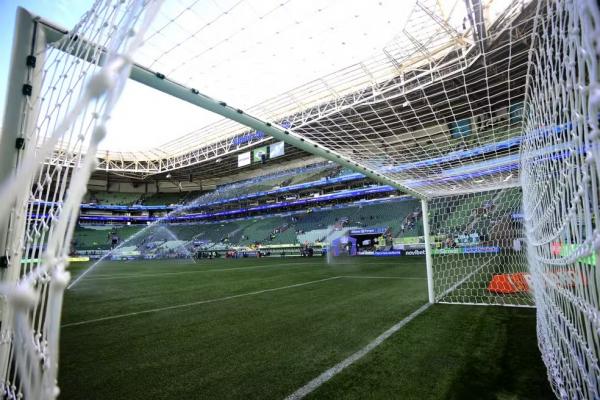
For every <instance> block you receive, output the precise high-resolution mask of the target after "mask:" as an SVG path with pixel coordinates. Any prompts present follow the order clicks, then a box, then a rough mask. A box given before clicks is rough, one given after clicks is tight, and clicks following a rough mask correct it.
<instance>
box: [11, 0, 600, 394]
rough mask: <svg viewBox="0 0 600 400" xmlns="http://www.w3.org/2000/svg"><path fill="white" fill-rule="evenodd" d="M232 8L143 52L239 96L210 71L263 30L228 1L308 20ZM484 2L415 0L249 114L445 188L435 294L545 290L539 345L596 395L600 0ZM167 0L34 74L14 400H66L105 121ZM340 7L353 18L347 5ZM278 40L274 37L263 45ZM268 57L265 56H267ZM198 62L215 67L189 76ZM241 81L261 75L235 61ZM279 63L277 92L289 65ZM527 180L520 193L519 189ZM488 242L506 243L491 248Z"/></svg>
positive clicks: (434, 206) (15, 227)
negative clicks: (94, 171)
mask: <svg viewBox="0 0 600 400" xmlns="http://www.w3.org/2000/svg"><path fill="white" fill-rule="evenodd" d="M221 3H222V4H221V6H222V7H216V8H215V9H214V10H213V11H212V12H210V13H208V14H207V16H206V20H205V21H203V22H202V23H200V24H195V23H194V21H195V20H196V19H197V16H198V10H199V8H198V7H199V5H200V4H201V2H197V1H193V2H192V1H190V2H189V4H186V2H172V3H169V7H168V8H165V10H164V11H163V14H161V16H160V18H159V19H157V22H156V25H155V26H153V28H152V29H151V34H150V35H149V40H148V46H147V47H146V49H148V50H147V51H146V52H145V53H143V54H141V55H140V59H139V60H141V62H143V63H145V64H146V65H147V66H150V65H152V66H154V67H158V66H160V67H161V69H162V72H164V73H166V74H167V77H169V78H170V77H171V75H173V76H174V79H175V80H180V81H181V82H183V83H189V84H190V85H191V84H193V82H198V81H197V80H196V79H199V80H203V81H210V82H212V83H213V84H214V85H215V86H219V85H220V83H223V82H231V83H232V84H231V86H230V87H229V89H230V90H232V93H233V94H236V93H238V89H239V88H238V87H237V86H236V84H235V83H236V82H238V83H239V82H240V81H234V80H230V79H229V78H230V77H229V76H224V77H221V80H217V79H214V80H210V76H211V74H212V72H206V68H204V67H205V65H204V64H202V63H201V62H202V60H203V59H206V58H207V57H208V58H209V59H212V58H213V56H212V54H211V53H212V52H213V50H214V49H215V48H219V47H221V46H225V48H226V49H227V48H228V46H229V43H231V42H232V41H234V40H236V38H238V39H239V38H246V37H248V35H247V34H242V32H243V30H244V29H242V28H243V27H244V26H242V27H239V26H237V24H223V25H222V27H221V30H219V29H218V28H213V27H217V25H218V24H217V21H218V20H220V19H226V18H229V17H225V16H226V15H230V14H233V15H236V16H237V18H242V19H243V18H244V15H245V14H244V12H243V10H244V9H245V8H242V7H239V8H238V7H237V5H238V3H239V4H240V5H244V7H246V6H250V8H253V7H254V8H255V10H254V11H253V12H254V14H255V15H256V17H257V18H258V19H259V20H261V21H263V18H271V17H272V18H275V20H278V18H279V19H281V21H283V22H282V23H285V25H286V26H282V30H283V29H284V28H287V25H290V26H291V25H292V24H288V22H289V21H288V20H287V19H285V18H281V16H282V15H281V12H283V10H286V5H287V6H289V4H288V3H290V1H287V2H275V3H274V2H263V3H261V2H260V1H250V0H248V1H225V0H223V1H222V2H221ZM357 3H361V2H357ZM477 3H478V2H465V1H462V0H457V1H451V2H447V4H444V5H442V4H441V2H438V1H434V0H422V1H417V2H416V3H415V7H414V8H413V11H412V13H411V14H410V15H408V16H407V20H408V21H409V22H408V24H407V25H406V26H405V28H404V29H403V30H402V32H401V34H400V35H398V36H397V37H396V38H395V39H394V40H393V41H392V42H391V43H389V44H388V45H387V46H386V47H385V49H384V51H383V52H379V53H378V54H376V55H375V56H373V57H371V58H369V59H367V60H365V61H363V62H357V63H355V64H353V65H351V66H350V67H347V68H344V69H342V70H339V71H338V72H336V73H333V74H329V75H326V76H324V77H323V78H321V79H318V80H315V81H313V82H311V83H309V84H307V85H305V86H302V87H299V88H296V89H294V90H288V91H286V93H285V94H284V95H282V96H278V97H274V98H272V99H270V100H267V101H265V102H263V103H261V104H259V105H258V106H255V107H253V108H250V109H249V110H248V111H249V113H251V114H256V115H259V116H261V117H263V118H265V119H267V120H270V121H274V122H280V123H281V124H282V125H284V124H283V122H284V121H285V127H286V128H288V127H289V129H290V131H291V132H292V134H293V135H298V136H300V137H301V138H303V139H306V140H307V141H312V142H313V143H315V144H317V145H318V146H320V147H321V148H324V149H328V150H332V151H335V152H337V153H339V154H341V155H343V156H345V157H346V158H348V159H350V160H351V161H352V162H353V163H354V165H355V166H356V167H357V168H359V167H362V166H366V167H368V168H370V169H372V170H375V171H377V172H378V173H379V174H380V175H381V176H383V177H386V178H389V179H391V180H392V181H393V182H394V183H396V184H397V186H400V187H407V188H410V189H412V190H414V191H415V192H416V193H417V194H420V195H422V196H423V197H426V198H433V200H431V210H430V213H429V219H430V220H431V227H430V228H431V235H432V236H434V238H435V239H436V241H435V242H436V243H437V246H438V247H437V248H436V251H437V254H434V289H435V297H436V299H437V300H438V301H445V302H461V303H473V304H503V305H530V304H531V292H533V294H534V297H535V301H536V304H537V307H538V315H539V318H538V321H539V322H538V327H539V337H540V347H541V349H542V353H543V357H544V360H545V362H546V364H547V365H548V370H549V376H550V379H551V381H552V383H553V385H554V388H555V390H556V393H557V394H558V395H559V396H561V397H564V398H573V399H578V398H598V397H600V395H599V378H598V377H599V376H600V371H599V366H598V353H599V339H598V337H599V333H600V331H599V325H598V324H599V322H598V321H600V312H599V310H598V305H599V302H600V299H599V298H598V297H599V295H598V289H599V288H598V281H599V279H600V278H599V274H598V247H599V242H600V237H599V231H598V217H599V213H600V211H599V210H600V206H599V204H598V198H599V190H600V189H599V188H600V182H599V176H600V161H599V160H600V148H599V142H600V139H599V136H600V133H599V128H598V116H599V112H600V111H599V110H600V88H599V76H598V74H599V66H598V54H599V53H600V45H599V42H598V38H600V28H599V26H600V23H599V21H600V12H599V10H598V5H597V4H596V3H595V2H593V1H586V0H580V1H574V0H570V1H567V0H564V1H551V0H547V1H543V0H540V1H536V2H533V1H526V0H522V1H513V2H484V3H485V5H486V6H485V7H484V9H480V8H479V7H476V6H475V4H477ZM306 4H308V2H307V3H306ZM310 4H311V5H310V7H312V6H313V5H315V6H316V7H317V8H316V9H315V10H312V9H311V10H309V8H310V7H309V6H307V9H306V10H305V11H306V13H305V15H307V16H309V17H308V18H306V20H310V15H312V14H311V12H321V8H318V7H319V6H318V5H317V4H314V3H310ZM380 4H381V2H380ZM494 4H501V7H495V6H494ZM448 5H449V6H448ZM157 7H158V2H157V1H154V2H152V1H151V2H143V1H141V0H140V1H114V2H110V1H98V2H97V3H96V4H95V5H94V7H93V9H92V10H93V11H91V12H90V13H88V14H87V15H86V16H85V17H84V19H83V20H82V22H81V23H80V24H79V25H78V27H77V28H76V29H75V30H74V32H73V33H72V34H70V35H67V36H66V37H65V39H64V40H63V41H62V42H61V43H60V45H58V46H55V47H56V48H55V47H51V48H49V49H48V50H47V51H45V52H43V53H45V54H43V53H40V54H38V56H39V57H40V59H41V58H44V57H43V56H44V55H45V61H44V62H43V65H44V66H43V67H42V68H38V69H37V70H36V71H35V73H36V77H35V78H34V81H36V80H37V82H39V84H38V85H37V86H36V88H35V90H36V91H39V94H37V93H35V95H34V96H33V97H32V99H31V101H30V103H29V104H28V108H27V110H26V112H25V113H24V114H23V115H20V116H19V118H21V119H22V126H23V128H22V137H24V138H25V139H26V142H27V143H28V145H27V146H26V147H25V153H24V154H23V156H22V157H20V159H21V160H22V161H21V163H20V165H19V167H18V168H17V169H16V173H15V176H14V177H13V178H12V179H9V180H8V181H6V182H2V192H1V194H0V204H11V205H13V204H15V205H16V206H15V207H14V208H13V209H8V208H4V209H2V210H1V211H0V225H3V224H4V223H6V221H10V224H11V233H12V235H11V237H10V242H9V243H8V247H7V248H8V250H9V253H10V256H11V258H10V266H9V269H8V271H7V273H6V274H5V276H4V282H5V284H4V285H3V286H2V291H3V293H4V294H5V295H6V298H7V301H6V302H5V303H4V305H3V310H2V312H3V313H2V338H3V341H2V343H1V346H0V368H4V371H5V372H6V373H5V374H3V375H4V376H5V378H4V382H3V389H4V393H5V396H6V397H19V396H20V395H21V394H25V395H26V396H27V397H31V398H36V397H52V396H54V395H55V391H54V389H55V383H54V381H55V378H56V367H57V359H56V356H57V347H58V327H59V316H60V303H61V301H60V299H61V297H62V291H63V289H64V285H65V284H66V280H67V279H68V278H67V277H66V276H65V272H64V267H65V258H66V255H67V252H68V248H69V242H70V237H71V233H72V230H73V225H74V222H75V220H76V216H77V206H78V204H79V201H80V200H81V196H82V195H83V192H84V190H85V182H86V180H87V178H88V177H89V173H90V170H91V168H92V165H93V159H94V156H95V153H96V150H97V144H98V142H99V141H100V139H101V137H102V133H103V129H102V127H103V125H104V122H105V121H106V119H107V118H108V115H109V113H110V110H111V109H112V106H113V105H114V101H116V98H117V97H118V95H119V94H120V90H121V88H122V85H123V83H124V81H125V80H126V79H125V77H126V76H127V73H128V72H129V70H128V68H129V64H128V61H129V55H130V54H131V52H132V51H133V50H134V49H135V48H136V47H137V46H138V45H139V41H138V39H140V38H141V35H142V33H143V31H144V30H145V29H146V28H147V27H148V26H149V24H150V21H151V20H152V17H153V15H154V14H155V12H156V10H157ZM494 7H495V8H494ZM339 9H340V12H342V11H344V12H345V7H344V5H343V4H342V6H340V8H339ZM492 14H493V15H492ZM344 15H345V14H344ZM270 16H271V17H270ZM346 17H347V18H351V17H352V16H351V15H347V16H346ZM196 25H197V26H196ZM260 25H261V26H263V23H260ZM296 25H301V24H299V23H298V21H297V23H296ZM209 26H211V28H210V29H216V30H214V31H212V32H213V35H212V36H213V37H216V38H217V41H216V42H214V43H213V42H211V43H208V44H207V43H203V42H202V37H203V31H204V30H206V29H208V27H209ZM223 26H224V27H223ZM264 26H269V25H268V24H267V22H266V21H265V22H264ZM273 29H277V27H276V26H273ZM297 29H300V30H302V27H300V28H297ZM293 31H294V30H290V32H293ZM296 31H297V30H296ZM132 33H134V34H133V35H132ZM271 33H272V32H271ZM279 34H280V32H279V31H276V33H275V34H271V36H276V35H279ZM292 36H293V35H292ZM282 37H283V36H282ZM87 40H89V41H91V42H93V43H94V44H93V45H89V43H88V42H87ZM284 42H285V40H284ZM271 48H272V45H270V44H268V43H262V41H260V40H259V41H258V42H257V43H256V46H253V47H252V52H254V53H257V54H261V51H263V50H264V49H268V50H269V51H271ZM103 49H106V50H103ZM67 53H69V54H70V55H68V54H67ZM224 53H225V54H230V53H232V52H231V51H225V52H224ZM294 53H296V54H298V53H300V54H301V53H302V52H294ZM273 57H275V58H285V57H279V55H278V54H275V55H274V56H273ZM322 58H326V57H322ZM258 59H259V61H264V60H263V59H261V57H258ZM101 60H103V61H102V63H101ZM219 62H220V63H222V64H227V65H234V64H235V63H233V62H232V60H230V59H227V58H226V59H224V60H220V61H219ZM198 63H200V65H199V64H198ZM309 63H310V62H309ZM100 64H102V65H103V66H102V67H100ZM263 66H264V64H263ZM336 67H337V66H336ZM210 68H213V67H212V66H210ZM252 68H253V69H256V70H261V67H260V64H258V65H253V66H252ZM281 69H282V70H285V68H281ZM197 70H198V71H202V72H204V73H206V74H208V76H209V77H208V78H206V77H204V78H194V77H193V76H191V75H190V74H192V72H194V73H195V72H196V71H197ZM159 72H161V71H159ZM304 72H305V71H304ZM234 75H237V79H239V78H240V77H242V78H243V79H244V80H245V81H248V79H247V77H245V76H243V74H239V73H238V69H237V68H235V69H234ZM263 75H264V76H263V79H264V80H265V82H267V84H264V85H263V86H268V83H269V82H270V81H273V80H274V79H273V78H272V77H271V76H270V74H268V73H265V74H263ZM275 80H276V79H275ZM89 82H92V83H91V84H89ZM245 93H246V94H248V93H250V94H251V93H252V90H249V91H245ZM209 94H213V93H209ZM217 94H219V93H217ZM225 94H227V93H226V92H225ZM224 97H226V98H227V99H228V98H229V97H230V96H224ZM233 100H234V101H235V98H233ZM244 101H245V99H244ZM246 105H247V104H242V106H244V107H245V106H246ZM13 117H14V116H13ZM239 130H240V128H239V127H238V126H237V125H235V124H234V123H233V122H231V123H229V122H224V123H219V124H214V125H212V126H211V127H210V128H207V129H205V130H202V132H203V133H202V135H197V134H195V135H193V138H192V137H191V136H190V137H187V138H183V139H182V141H180V142H179V143H178V144H177V143H175V144H172V145H171V146H166V147H165V151H166V150H168V151H172V152H173V153H176V152H181V151H183V150H182V149H185V148H186V147H189V146H192V145H197V144H198V137H199V136H202V138H200V139H203V138H204V139H205V138H206V137H211V138H216V137H217V136H218V135H219V134H222V133H223V132H225V131H227V132H238V131H239ZM161 154H162V153H161ZM49 157H50V160H51V161H50V162H48V163H43V161H44V160H47V159H48V158H49ZM71 167H72V168H71ZM519 174H521V175H522V176H521V177H519ZM519 178H520V179H521V183H522V194H521V192H520V191H519V190H518V189H514V187H515V186H516V185H518V183H519ZM521 196H522V200H523V214H524V221H525V229H526V235H525V239H526V240H525V242H526V243H527V244H526V245H525V243H524V242H523V241H522V240H521V239H522V226H521V220H520V217H519V214H520V207H519V202H520V199H521ZM30 200H47V201H52V202H58V203H61V204H62V205H61V206H60V207H51V206H48V205H46V203H44V202H39V201H38V202H32V201H30ZM9 216H10V218H9ZM486 247H487V248H488V250H489V252H488V251H486V252H483V251H482V250H473V249H477V248H479V249H481V248H486ZM456 249H460V250H456ZM492 250H493V251H492ZM524 251H526V252H527V256H528V257H527V258H528V263H529V266H530V274H527V273H526V268H525V258H524V256H523V254H524ZM456 252H460V254H454V253H456ZM448 253H450V254H448ZM22 260H24V262H23V266H22V267H21V261H22ZM14 282H19V283H20V285H17V286H15V285H14ZM34 298H37V299H38V300H37V301H33V299H34ZM40 360H41V362H40ZM40 365H41V367H40Z"/></svg>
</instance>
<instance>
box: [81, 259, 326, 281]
mask: <svg viewBox="0 0 600 400" xmlns="http://www.w3.org/2000/svg"><path fill="white" fill-rule="evenodd" d="M294 265H315V264H314V263H288V264H277V265H275V264H274V265H257V266H254V267H235V268H219V269H203V270H200V271H176V272H160V273H149V274H144V273H142V274H128V273H123V274H115V275H109V274H103V275H96V276H92V277H89V278H87V279H86V282H87V281H105V280H111V279H131V278H146V277H157V276H169V275H185V274H199V273H207V272H227V271H237V270H244V269H248V270H253V269H259V268H273V267H284V266H294Z"/></svg>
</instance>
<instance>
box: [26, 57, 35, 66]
mask: <svg viewBox="0 0 600 400" xmlns="http://www.w3.org/2000/svg"><path fill="white" fill-rule="evenodd" d="M36 61H37V58H35V56H27V58H26V59H25V65H27V66H28V67H30V68H35V63H36Z"/></svg>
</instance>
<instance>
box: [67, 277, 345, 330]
mask: <svg viewBox="0 0 600 400" xmlns="http://www.w3.org/2000/svg"><path fill="white" fill-rule="evenodd" d="M340 278H341V277H340V276H332V277H330V278H324V279H317V280H315V281H308V282H302V283H296V284H293V285H288V286H281V287H276V288H272V289H263V290H257V291H254V292H249V293H241V294H235V295H232V296H225V297H219V298H216V299H208V300H200V301H194V302H192V303H185V304H176V305H173V306H167V307H159V308H151V309H149V310H143V311H135V312H130V313H125V314H117V315H109V316H107V317H101V318H94V319H88V320H85V321H79V322H70V323H67V324H63V325H62V326H61V327H62V328H66V327H70V326H79V325H87V324H91V323H94V322H102V321H109V320H113V319H119V318H126V317H133V316H135V315H142V314H150V313H156V312H161V311H167V310H174V309H177V308H185V307H192V306H197V305H201V304H209V303H216V302H219V301H226V300H232V299H237V298H240V297H247V296H255V295H257V294H262V293H268V292H276V291H278V290H285V289H292V288H297V287H300V286H306V285H312V284H314V283H319V282H325V281H330V280H333V279H340Z"/></svg>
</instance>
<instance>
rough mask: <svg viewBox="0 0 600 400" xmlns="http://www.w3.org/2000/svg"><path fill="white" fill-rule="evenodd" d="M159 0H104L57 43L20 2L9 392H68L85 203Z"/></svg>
mask: <svg viewBox="0 0 600 400" xmlns="http://www.w3.org/2000/svg"><path fill="white" fill-rule="evenodd" d="M159 5H160V2H150V3H148V2H145V1H141V0H132V1H131V2H127V3H126V2H115V4H110V2H103V1H97V2H96V4H95V6H94V7H93V8H92V10H90V11H89V12H88V13H86V14H85V15H84V17H83V18H82V20H81V21H80V22H79V23H78V24H77V26H76V27H75V28H74V29H73V31H72V32H71V33H70V34H69V35H66V36H65V37H63V38H62V39H61V40H59V41H58V42H57V43H49V42H48V41H47V38H46V37H45V35H44V29H42V26H41V23H40V20H39V19H38V18H37V17H34V16H32V15H31V14H30V13H28V12H27V11H25V10H24V9H22V8H19V9H18V11H17V18H16V27H15V36H14V46H13V52H12V56H13V58H12V60H11V67H10V76H9V79H10V81H9V85H8V98H7V102H6V111H5V115H4V123H3V128H2V132H1V137H0V145H1V147H0V152H1V154H0V166H1V168H0V203H2V204H3V207H2V208H1V209H0V257H2V267H3V268H2V272H1V274H2V282H1V283H0V295H1V304H0V307H1V312H2V314H1V315H0V318H1V342H0V391H1V392H2V395H3V397H6V398H11V399H13V398H14V399H17V398H26V399H54V398H56V396H57V395H58V393H59V391H58V387H57V382H56V380H57V373H58V356H59V353H58V346H59V331H60V316H61V308H62V298H63V293H64V290H65V287H66V285H67V282H68V280H69V274H68V272H67V271H66V267H67V264H68V255H69V249H70V243H71V239H72V235H73V230H74V227H75V225H76V222H77V217H78V214H79V205H80V203H81V200H82V198H83V195H84V194H85V191H86V189H87V182H88V180H89V177H90V174H91V171H92V170H93V168H94V166H95V163H96V152H97V146H98V143H99V142H100V141H101V140H102V138H103V137H104V135H105V129H106V128H105V124H106V122H107V120H108V119H109V117H110V113H111V111H112V109H113V107H114V105H115V103H116V101H117V99H118V97H119V95H120V93H121V90H122V88H123V84H124V83H125V81H126V80H127V77H128V75H129V66H130V62H131V61H130V60H131V56H132V54H133V52H134V51H135V50H136V48H137V47H139V45H140V44H141V38H142V37H143V35H144V32H145V30H146V29H147V27H148V25H149V23H150V21H151V20H152V19H153V17H154V15H155V13H156V11H157V7H158V6H159ZM113 18H115V21H119V22H118V23H117V24H114V23H111V21H112V20H113ZM92 38H93V39H94V40H95V42H94V44H93V45H91V46H80V43H83V42H85V41H87V40H90V39H92ZM83 53H85V56H84V54H83ZM75 55H77V56H75Z"/></svg>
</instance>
